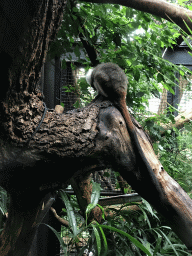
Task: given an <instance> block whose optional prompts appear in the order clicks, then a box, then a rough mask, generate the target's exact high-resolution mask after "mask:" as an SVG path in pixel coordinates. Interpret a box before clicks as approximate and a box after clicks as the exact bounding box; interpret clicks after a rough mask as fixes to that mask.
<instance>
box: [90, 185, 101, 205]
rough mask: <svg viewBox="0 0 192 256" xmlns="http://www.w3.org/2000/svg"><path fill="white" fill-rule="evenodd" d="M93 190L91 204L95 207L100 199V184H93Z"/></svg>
mask: <svg viewBox="0 0 192 256" xmlns="http://www.w3.org/2000/svg"><path fill="white" fill-rule="evenodd" d="M92 184H93V188H92V194H91V204H93V205H95V206H96V205H97V203H98V201H99V198H100V191H101V186H100V184H98V183H96V182H93V181H92Z"/></svg>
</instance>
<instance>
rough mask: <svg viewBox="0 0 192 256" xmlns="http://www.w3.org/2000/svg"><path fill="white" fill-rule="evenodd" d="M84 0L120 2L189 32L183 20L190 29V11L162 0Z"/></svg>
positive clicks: (191, 17) (90, 1)
mask: <svg viewBox="0 0 192 256" xmlns="http://www.w3.org/2000/svg"><path fill="white" fill-rule="evenodd" d="M85 2H89V3H110V4H120V5H124V6H127V7H130V8H134V9H136V10H139V11H142V12H148V13H151V14H153V15H157V16H159V17H161V18H163V19H166V20H168V21H170V22H174V23H175V24H177V25H178V26H179V27H181V28H182V29H183V30H184V31H185V32H186V33H187V34H189V35H190V34H191V32H190V30H188V28H187V27H186V25H185V23H184V21H185V22H186V23H187V25H188V26H189V28H190V29H192V11H190V10H188V9H186V8H183V7H181V6H179V5H176V4H172V3H169V2H166V1H164V0H85Z"/></svg>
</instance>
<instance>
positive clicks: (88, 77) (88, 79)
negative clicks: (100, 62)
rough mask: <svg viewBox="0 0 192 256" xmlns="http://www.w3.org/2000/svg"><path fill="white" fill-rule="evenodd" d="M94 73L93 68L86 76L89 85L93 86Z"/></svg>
mask: <svg viewBox="0 0 192 256" xmlns="http://www.w3.org/2000/svg"><path fill="white" fill-rule="evenodd" d="M92 73H93V68H90V69H89V70H88V72H87V74H86V76H85V78H86V81H87V83H88V84H89V85H91V86H92Z"/></svg>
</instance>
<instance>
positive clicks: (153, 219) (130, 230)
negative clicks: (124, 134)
mask: <svg viewBox="0 0 192 256" xmlns="http://www.w3.org/2000/svg"><path fill="white" fill-rule="evenodd" d="M99 191H100V189H99V186H98V185H96V184H95V186H93V193H92V197H93V198H94V200H93V201H94V202H95V206H96V201H98V200H99ZM60 195H61V198H62V199H63V201H64V203H65V206H66V213H67V215H65V219H67V220H68V221H69V224H70V225H69V228H67V229H66V228H65V229H63V232H62V236H63V235H65V236H66V235H67V236H68V237H69V238H70V242H69V243H68V245H66V244H63V240H62V247H63V249H64V250H63V251H64V252H65V254H64V255H66V256H67V255H70V250H69V248H71V246H73V245H76V248H77V249H78V255H83V253H84V252H85V251H87V252H92V253H93V254H94V255H98V256H104V255H106V256H107V255H111V252H110V248H109V244H108V241H109V240H108V239H109V238H108V235H109V233H108V232H107V231H112V232H113V235H114V241H113V243H115V252H114V253H116V255H122V256H124V255H129V256H131V255H149V256H150V255H153V256H154V255H157V256H158V255H159V256H160V255H179V256H182V255H190V254H189V253H188V252H187V249H186V247H185V246H184V245H183V244H182V243H181V242H180V240H179V239H178V238H177V237H176V235H175V234H174V233H173V232H172V231H171V229H170V227H168V226H166V225H164V220H163V219H161V218H160V217H159V216H158V214H157V212H156V211H155V210H154V209H153V208H152V207H151V206H150V204H149V203H148V202H147V201H145V200H143V201H142V204H139V203H132V204H130V203H129V204H125V205H121V206H120V207H115V206H113V207H110V209H108V211H109V213H107V212H106V209H103V210H105V216H106V217H105V222H104V223H103V224H99V223H97V222H95V221H94V222H92V223H90V224H89V225H87V221H86V220H85V219H82V216H81V218H79V213H78V212H79V207H78V204H77V202H76V199H75V197H71V199H70V200H69V198H68V196H67V195H66V194H65V193H64V192H62V191H61V192H60ZM96 198H97V200H96ZM133 204H134V205H136V206H135V207H137V208H134V209H131V208H130V207H132V206H133ZM73 206H75V207H73ZM92 207H93V202H91V204H90V205H88V207H87V213H88V212H90V209H91V208H92ZM64 212H65V210H64ZM74 225H75V226H76V227H74ZM51 230H52V231H53V232H54V233H55V234H56V235H57V237H58V238H59V240H60V237H59V233H58V232H57V231H55V230H54V229H53V228H51ZM82 239H84V242H85V243H84V245H83V246H81V245H80V241H82ZM66 246H67V247H68V250H67V247H66ZM113 249H114V248H113Z"/></svg>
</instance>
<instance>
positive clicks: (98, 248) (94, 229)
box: [91, 224, 101, 256]
mask: <svg viewBox="0 0 192 256" xmlns="http://www.w3.org/2000/svg"><path fill="white" fill-rule="evenodd" d="M91 226H92V228H93V231H94V234H95V238H96V243H97V252H98V256H99V255H100V254H101V238H100V235H99V231H98V230H97V227H96V226H95V225H94V224H91Z"/></svg>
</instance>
